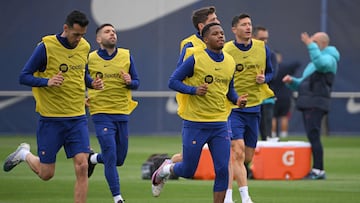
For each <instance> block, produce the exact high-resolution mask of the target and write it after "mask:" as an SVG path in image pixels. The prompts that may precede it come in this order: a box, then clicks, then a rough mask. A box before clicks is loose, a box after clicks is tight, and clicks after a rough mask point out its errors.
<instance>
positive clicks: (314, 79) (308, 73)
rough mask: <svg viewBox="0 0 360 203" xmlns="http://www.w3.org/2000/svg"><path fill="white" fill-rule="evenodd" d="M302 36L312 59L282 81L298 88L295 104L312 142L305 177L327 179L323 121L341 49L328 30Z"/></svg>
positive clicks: (328, 106)
mask: <svg viewBox="0 0 360 203" xmlns="http://www.w3.org/2000/svg"><path fill="white" fill-rule="evenodd" d="M301 40H302V42H304V44H305V45H306V47H307V49H308V51H309V55H310V63H309V64H308V65H307V66H306V68H305V70H304V72H303V74H302V76H301V77H300V78H295V77H292V76H290V75H286V76H285V77H284V78H283V82H284V83H286V84H287V85H288V87H289V88H291V89H292V90H297V91H298V96H297V99H296V107H297V109H298V110H300V111H301V112H302V115H303V121H304V127H305V131H306V136H307V138H308V139H309V141H310V144H311V150H312V158H313V166H312V169H311V171H310V172H309V174H308V175H307V176H306V177H304V179H311V180H320V179H326V173H325V169H324V151H323V146H322V144H321V137H320V130H321V121H322V118H323V117H324V115H326V114H327V113H328V111H329V108H330V98H331V97H330V96H331V90H332V86H333V84H334V79H335V75H336V71H337V66H338V62H339V60H340V53H339V51H338V50H337V49H336V47H334V46H330V45H329V43H330V38H329V36H328V35H327V34H326V33H325V32H317V33H315V34H314V35H312V36H311V37H309V35H308V33H306V32H304V33H301Z"/></svg>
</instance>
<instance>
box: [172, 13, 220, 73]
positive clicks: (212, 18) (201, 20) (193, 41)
mask: <svg viewBox="0 0 360 203" xmlns="http://www.w3.org/2000/svg"><path fill="white" fill-rule="evenodd" d="M191 19H192V23H193V25H194V27H195V29H196V31H197V32H196V33H195V34H192V35H190V36H188V37H187V38H185V39H183V40H182V41H181V42H180V57H179V60H178V63H177V66H179V65H181V64H182V63H183V61H184V59H186V50H187V48H190V47H200V48H202V49H205V48H206V44H205V42H204V41H203V38H202V36H201V35H200V33H201V31H202V29H203V28H204V26H205V25H207V24H209V23H220V21H219V19H218V18H217V15H216V9H215V7H214V6H207V7H202V8H199V9H197V10H195V11H193V13H192V17H191Z"/></svg>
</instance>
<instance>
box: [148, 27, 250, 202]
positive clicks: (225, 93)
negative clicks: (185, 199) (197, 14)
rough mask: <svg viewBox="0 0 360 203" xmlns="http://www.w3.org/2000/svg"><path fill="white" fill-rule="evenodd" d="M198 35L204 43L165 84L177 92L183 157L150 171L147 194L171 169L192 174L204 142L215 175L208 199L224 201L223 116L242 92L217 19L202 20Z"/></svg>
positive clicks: (226, 142)
mask: <svg viewBox="0 0 360 203" xmlns="http://www.w3.org/2000/svg"><path fill="white" fill-rule="evenodd" d="M201 36H202V37H203V41H204V42H205V43H206V46H207V48H206V49H197V50H196V51H195V52H194V54H193V55H192V56H190V57H189V58H187V59H186V60H185V61H184V63H182V64H181V65H180V66H179V67H178V68H177V69H176V70H175V71H174V73H173V74H172V75H171V76H170V79H169V88H171V89H173V90H175V91H177V92H180V93H181V97H179V99H180V100H181V102H179V109H178V115H179V116H180V117H181V118H182V119H183V129H182V143H183V151H182V154H183V159H182V161H180V162H177V163H175V164H174V163H172V162H171V160H165V161H164V163H163V164H162V165H161V166H160V167H159V168H158V169H157V170H156V171H155V172H154V174H153V176H152V193H153V196H155V197H157V196H159V195H160V192H161V190H162V188H163V186H164V184H165V181H166V179H167V178H168V177H169V175H170V174H173V175H176V176H178V177H184V178H191V177H193V175H194V173H195V171H196V168H197V165H198V163H199V158H200V154H201V151H202V148H203V146H204V145H205V144H208V146H209V149H210V152H211V156H212V159H213V160H214V168H215V174H216V177H215V181H214V187H213V191H214V193H213V202H215V203H223V201H224V197H225V192H226V188H227V184H228V178H229V170H228V164H229V158H230V137H229V134H228V128H227V119H228V116H229V114H230V110H231V103H233V104H236V105H238V106H239V107H244V106H245V105H246V95H243V96H240V97H239V96H238V95H237V93H236V92H235V90H234V88H233V75H234V71H235V62H234V60H233V58H232V57H231V56H230V55H228V54H226V53H225V52H223V51H222V48H223V46H224V42H225V36H224V31H223V29H222V27H221V26H220V24H218V23H210V24H207V25H206V26H205V27H204V29H203V30H202V33H201ZM230 101H231V103H230Z"/></svg>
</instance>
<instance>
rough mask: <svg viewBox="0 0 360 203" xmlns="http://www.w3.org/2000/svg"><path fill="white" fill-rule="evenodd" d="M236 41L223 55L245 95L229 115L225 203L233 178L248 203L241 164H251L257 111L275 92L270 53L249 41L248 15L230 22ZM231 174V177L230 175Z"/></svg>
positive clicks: (257, 119)
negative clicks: (229, 151)
mask: <svg viewBox="0 0 360 203" xmlns="http://www.w3.org/2000/svg"><path fill="white" fill-rule="evenodd" d="M232 32H233V33H234V35H235V40H232V41H229V42H227V43H226V44H225V45H224V49H223V50H224V52H227V53H228V54H230V55H231V56H232V57H233V58H234V60H235V63H236V70H235V74H234V87H235V90H236V92H237V93H238V94H239V95H242V94H245V93H247V94H248V101H247V104H246V107H245V108H233V109H232V111H231V114H230V116H229V123H230V125H231V130H232V137H231V148H232V159H233V161H230V165H229V168H230V169H229V170H230V179H229V186H228V190H227V192H226V198H225V203H228V202H233V200H232V181H233V175H234V177H235V179H236V182H237V185H238V186H239V192H240V195H241V200H242V202H243V203H245V202H246V203H251V202H252V200H251V198H250V196H249V192H248V186H247V174H246V168H245V165H244V163H245V164H246V163H249V162H251V160H252V158H253V156H254V151H255V148H256V143H257V139H258V131H259V122H260V108H261V103H262V101H263V100H264V99H266V98H269V97H273V96H274V93H273V92H272V91H271V89H270V88H269V87H268V85H267V82H269V81H270V80H271V79H272V67H271V59H270V53H271V52H270V50H269V48H268V47H267V46H266V45H265V43H264V42H263V41H260V40H255V39H251V35H252V23H251V18H250V16H249V15H248V14H240V15H238V16H235V17H234V18H233V20H232ZM232 173H233V174H232Z"/></svg>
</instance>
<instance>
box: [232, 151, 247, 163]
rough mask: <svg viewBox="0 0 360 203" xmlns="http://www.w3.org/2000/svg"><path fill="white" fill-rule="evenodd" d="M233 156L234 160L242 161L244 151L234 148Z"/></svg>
mask: <svg viewBox="0 0 360 203" xmlns="http://www.w3.org/2000/svg"><path fill="white" fill-rule="evenodd" d="M233 156H234V159H235V160H236V161H244V160H245V153H244V152H243V151H242V150H235V151H234V153H233Z"/></svg>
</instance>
